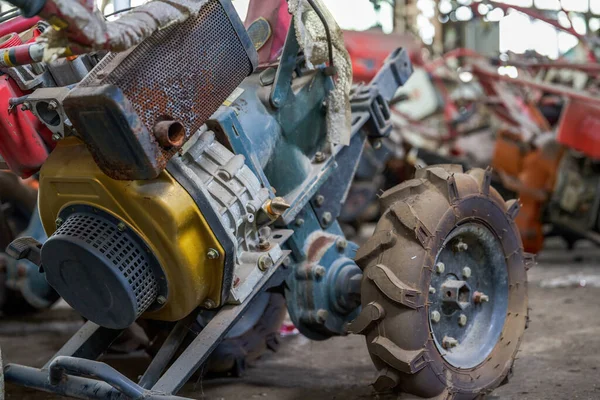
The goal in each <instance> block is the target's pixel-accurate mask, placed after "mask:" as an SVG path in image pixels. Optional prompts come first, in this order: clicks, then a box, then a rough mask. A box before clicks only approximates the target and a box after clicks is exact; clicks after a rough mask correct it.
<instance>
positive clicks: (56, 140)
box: [52, 133, 62, 142]
mask: <svg viewBox="0 0 600 400" xmlns="http://www.w3.org/2000/svg"><path fill="white" fill-rule="evenodd" d="M60 139H62V136H60V134H58V133H53V134H52V140H54V141H55V142H58V141H59V140H60Z"/></svg>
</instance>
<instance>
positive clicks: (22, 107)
mask: <svg viewBox="0 0 600 400" xmlns="http://www.w3.org/2000/svg"><path fill="white" fill-rule="evenodd" d="M27 110H31V103H28V102H26V103H23V105H22V106H21V111H27Z"/></svg>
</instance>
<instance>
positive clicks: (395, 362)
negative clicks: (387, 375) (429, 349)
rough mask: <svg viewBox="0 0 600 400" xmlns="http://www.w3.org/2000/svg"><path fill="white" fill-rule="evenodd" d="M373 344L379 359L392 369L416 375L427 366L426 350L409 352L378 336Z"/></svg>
mask: <svg viewBox="0 0 600 400" xmlns="http://www.w3.org/2000/svg"><path fill="white" fill-rule="evenodd" d="M371 344H372V345H373V349H374V354H375V355H376V356H377V357H379V358H380V359H381V360H382V361H383V362H385V363H386V364H388V365H389V366H390V367H392V368H394V369H396V370H398V371H400V372H403V373H405V374H416V373H417V372H419V371H420V370H422V369H423V368H424V367H425V366H426V365H427V360H425V353H426V350H425V349H421V350H413V351H407V350H404V349H401V348H400V347H398V346H396V345H395V344H394V342H392V341H391V340H389V339H388V338H386V337H383V336H377V337H376V338H375V339H373V341H372V342H371Z"/></svg>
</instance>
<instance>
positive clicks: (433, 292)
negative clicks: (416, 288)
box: [429, 286, 436, 294]
mask: <svg viewBox="0 0 600 400" xmlns="http://www.w3.org/2000/svg"><path fill="white" fill-rule="evenodd" d="M435 291H436V290H435V288H434V287H433V286H429V293H431V294H435Z"/></svg>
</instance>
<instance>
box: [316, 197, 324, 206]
mask: <svg viewBox="0 0 600 400" xmlns="http://www.w3.org/2000/svg"><path fill="white" fill-rule="evenodd" d="M324 202H325V196H323V195H322V194H320V195H318V196H317V197H315V205H316V206H317V207H321V206H322V205H323V203H324Z"/></svg>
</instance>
